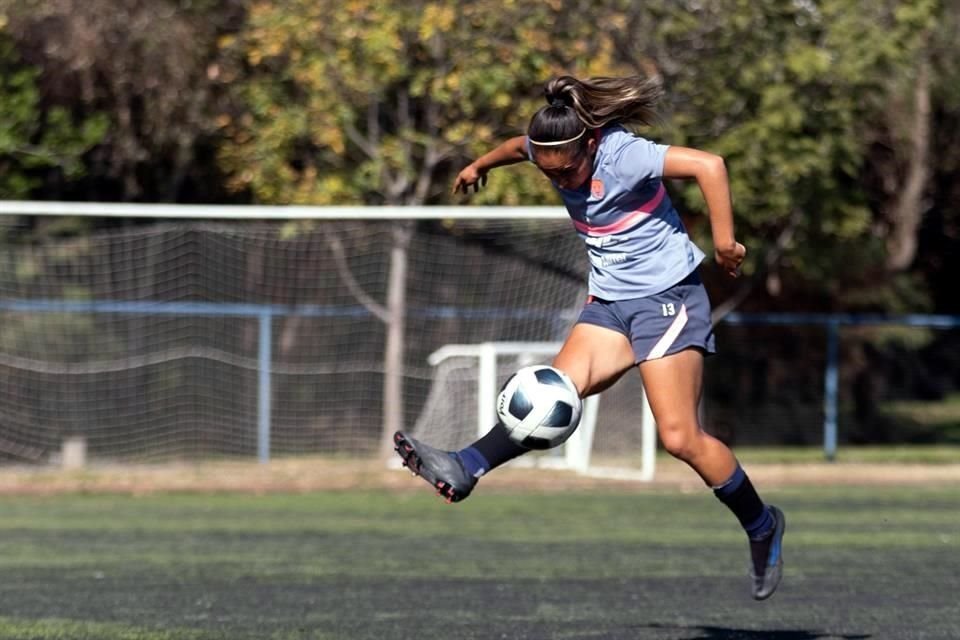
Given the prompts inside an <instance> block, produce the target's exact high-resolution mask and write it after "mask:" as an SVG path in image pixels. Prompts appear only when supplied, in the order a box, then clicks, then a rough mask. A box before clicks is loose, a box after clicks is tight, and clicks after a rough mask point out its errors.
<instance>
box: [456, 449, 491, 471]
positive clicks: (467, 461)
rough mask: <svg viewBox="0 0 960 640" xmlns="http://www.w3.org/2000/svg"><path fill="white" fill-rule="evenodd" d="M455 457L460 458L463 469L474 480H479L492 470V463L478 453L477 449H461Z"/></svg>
mask: <svg viewBox="0 0 960 640" xmlns="http://www.w3.org/2000/svg"><path fill="white" fill-rule="evenodd" d="M454 455H455V456H457V457H459V458H460V462H461V463H463V468H464V469H466V470H467V473H469V474H470V475H472V476H473V477H474V478H479V477H480V476H482V475H483V474H485V473H486V472H487V471H489V470H490V462H488V461H487V459H486V458H484V457H483V454H482V453H480V452H479V451H477V449H476V447H467V448H466V449H460V451H457V452H456V453H455V454H454Z"/></svg>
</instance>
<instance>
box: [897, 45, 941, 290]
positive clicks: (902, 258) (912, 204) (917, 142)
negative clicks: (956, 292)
mask: <svg viewBox="0 0 960 640" xmlns="http://www.w3.org/2000/svg"><path fill="white" fill-rule="evenodd" d="M930 117H931V116H930V63H929V62H928V61H927V59H926V58H924V59H923V60H921V61H920V64H919V66H918V68H917V82H916V85H915V86H914V89H913V110H912V113H911V118H912V119H911V121H910V124H909V127H910V129H909V132H908V136H907V140H908V149H907V153H906V171H905V175H904V178H903V181H902V182H901V183H900V184H899V185H897V186H898V191H897V193H896V194H895V196H894V199H893V204H892V205H891V207H890V211H889V213H888V219H889V222H890V235H889V236H888V237H887V265H886V266H887V269H888V270H889V271H903V270H904V269H907V268H908V267H909V266H910V265H911V263H913V259H914V257H915V256H916V254H917V230H918V229H919V227H920V223H921V221H922V220H923V213H924V208H925V205H924V197H923V196H924V191H925V190H926V186H927V182H928V180H929V177H930Z"/></svg>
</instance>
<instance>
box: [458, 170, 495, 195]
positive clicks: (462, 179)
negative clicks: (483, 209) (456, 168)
mask: <svg viewBox="0 0 960 640" xmlns="http://www.w3.org/2000/svg"><path fill="white" fill-rule="evenodd" d="M486 185H487V172H486V171H485V170H480V169H478V168H477V167H476V166H474V165H473V164H469V165H467V166H466V167H465V168H464V169H463V171H461V172H460V173H458V174H457V179H456V180H454V182H453V193H457V192H458V191H459V192H462V193H470V187H473V192H474V193H476V192H477V191H480V187H485V186H486Z"/></svg>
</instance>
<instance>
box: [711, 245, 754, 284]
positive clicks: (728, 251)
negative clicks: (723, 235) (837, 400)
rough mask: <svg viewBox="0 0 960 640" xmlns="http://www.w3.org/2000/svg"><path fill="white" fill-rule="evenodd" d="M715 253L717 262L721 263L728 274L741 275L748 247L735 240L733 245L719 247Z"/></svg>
mask: <svg viewBox="0 0 960 640" xmlns="http://www.w3.org/2000/svg"><path fill="white" fill-rule="evenodd" d="M714 253H715V257H716V259H717V264H719V265H720V267H721V268H722V269H723V270H724V271H725V272H726V273H727V275H728V276H730V277H731V278H736V277H738V276H739V275H740V265H741V264H743V259H744V258H745V257H746V255H747V248H746V247H745V246H743V245H742V244H740V243H739V242H734V243H733V246H732V247H728V248H722V249H720V248H718V249H717V250H716V251H715V252H714Z"/></svg>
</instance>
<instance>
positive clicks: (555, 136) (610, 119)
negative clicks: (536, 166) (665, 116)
mask: <svg viewBox="0 0 960 640" xmlns="http://www.w3.org/2000/svg"><path fill="white" fill-rule="evenodd" d="M543 93H544V97H545V98H546V101H547V105H548V106H546V107H542V108H541V109H540V110H539V111H537V112H536V113H535V114H534V115H533V118H531V120H530V126H529V127H528V129H527V135H528V136H529V137H530V141H531V143H533V145H534V147H535V148H536V147H537V145H538V143H539V144H540V145H541V146H550V147H552V148H555V149H557V150H563V151H568V150H580V149H583V148H585V147H586V140H587V136H585V135H582V134H584V133H585V132H586V130H587V129H599V128H601V127H605V126H607V125H610V124H644V125H650V124H654V123H655V122H656V120H657V112H656V109H655V107H656V104H657V102H658V101H659V99H660V97H661V96H662V95H663V87H662V85H661V84H660V81H659V79H658V78H656V77H652V78H644V77H641V76H629V77H623V78H607V77H600V78H591V79H589V80H578V79H577V78H574V77H573V76H560V77H558V78H554V79H552V80H550V81H549V82H547V84H546V85H545V86H544V89H543Z"/></svg>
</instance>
